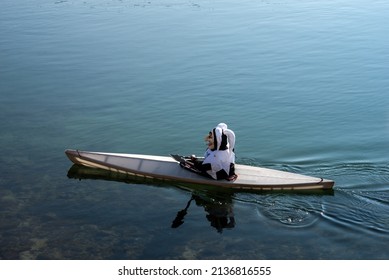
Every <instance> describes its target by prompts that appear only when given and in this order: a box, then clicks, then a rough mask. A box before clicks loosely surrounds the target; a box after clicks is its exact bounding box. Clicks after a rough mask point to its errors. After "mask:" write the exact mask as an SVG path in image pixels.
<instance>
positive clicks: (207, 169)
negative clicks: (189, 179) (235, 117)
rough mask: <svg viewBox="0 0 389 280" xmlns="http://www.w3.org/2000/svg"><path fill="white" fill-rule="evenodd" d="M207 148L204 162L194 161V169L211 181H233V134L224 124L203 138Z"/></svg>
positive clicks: (235, 176)
mask: <svg viewBox="0 0 389 280" xmlns="http://www.w3.org/2000/svg"><path fill="white" fill-rule="evenodd" d="M205 141H206V142H207V145H208V148H207V150H206V152H205V155H204V161H202V162H199V161H196V160H195V159H194V160H193V162H194V163H195V167H196V168H197V169H199V170H200V171H202V172H203V173H205V174H207V175H208V176H210V177H211V178H213V179H216V180H220V179H226V180H229V181H234V180H236V178H237V177H238V176H237V175H236V174H235V152H234V147H235V133H234V132H233V131H232V130H231V129H228V128H227V125H226V124H225V123H219V124H218V125H217V126H216V127H215V128H214V129H212V130H211V131H210V132H209V134H208V135H207V136H206V137H205Z"/></svg>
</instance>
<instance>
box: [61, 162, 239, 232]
mask: <svg viewBox="0 0 389 280" xmlns="http://www.w3.org/2000/svg"><path fill="white" fill-rule="evenodd" d="M68 177H69V178H74V179H79V180H82V179H99V180H109V181H118V182H124V183H128V184H138V183H139V184H145V183H146V184H147V183H149V184H153V185H156V184H159V185H163V184H164V182H163V181H161V180H157V179H152V178H141V177H137V176H134V175H128V174H123V173H118V172H111V171H107V170H100V169H96V168H89V167H85V166H80V165H76V164H74V165H73V166H72V167H71V168H70V169H69V171H68ZM177 187H179V188H181V189H185V190H187V191H190V192H191V193H192V196H191V198H190V199H189V201H188V202H187V204H186V207H185V208H184V209H182V210H180V211H178V212H177V215H176V217H175V219H174V220H173V222H172V225H171V227H172V228H178V227H179V226H181V225H182V224H184V218H185V216H186V215H187V214H188V211H189V209H190V206H191V204H192V202H194V203H195V204H196V205H197V206H200V207H202V208H204V210H205V212H206V215H205V218H206V219H207V221H209V223H210V225H211V226H212V227H214V228H215V229H216V230H217V232H219V233H222V232H223V229H232V228H234V226H235V217H234V211H233V199H232V198H233V194H234V191H231V192H229V191H224V192H218V191H217V190H215V189H214V187H212V186H209V187H207V186H205V187H204V186H196V185H191V184H185V185H182V184H177Z"/></svg>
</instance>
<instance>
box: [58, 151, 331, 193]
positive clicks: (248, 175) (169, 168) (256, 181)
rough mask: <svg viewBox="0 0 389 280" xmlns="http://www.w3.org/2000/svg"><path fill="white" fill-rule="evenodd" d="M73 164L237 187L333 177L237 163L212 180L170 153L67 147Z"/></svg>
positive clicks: (298, 185) (303, 185)
mask: <svg viewBox="0 0 389 280" xmlns="http://www.w3.org/2000/svg"><path fill="white" fill-rule="evenodd" d="M65 153H66V155H67V157H68V158H69V159H70V160H71V161H72V162H73V163H75V164H79V165H83V166H88V167H93V168H99V169H104V170H109V171H113V172H121V173H125V174H128V175H135V176H140V177H146V178H155V179H159V180H165V181H175V182H183V183H191V184H201V185H212V186H218V187H222V188H228V189H240V190H264V191H268V190H315V189H332V187H333V185H334V181H332V180H326V179H321V178H316V177H310V176H305V175H300V174H295V173H290V172H284V171H278V170H273V169H268V168H262V167H254V166H247V165H240V164H236V166H235V169H236V173H237V174H238V176H239V177H238V179H237V180H236V181H234V182H230V181H226V180H213V179H209V178H206V177H203V176H200V175H198V174H195V173H192V172H189V171H187V170H185V169H184V168H182V167H180V165H179V164H178V163H177V162H176V161H175V160H174V159H172V158H171V157H165V156H151V155H138V154H119V153H100V152H86V151H78V150H66V151H65Z"/></svg>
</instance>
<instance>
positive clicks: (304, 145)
mask: <svg viewBox="0 0 389 280" xmlns="http://www.w3.org/2000/svg"><path fill="white" fill-rule="evenodd" d="M388 13H389V4H388V2H387V1H378V0H377V1H361V0H356V1H324V0H319V1H310V0H303V1H291V0H284V1H272V0H269V1H254V0H244V1H233V0H220V1H205V0H198V1H186V0H185V1H184V0H170V1H167V0H161V1H143V0H121V1H116V0H108V1H101V0H94V1H89V0H86V1H76V0H74V1H73V0H69V1H66V0H65V1H55V0H50V1H49V0H34V1H32V0H25V1H12V0H3V1H2V2H1V3H0V118H1V122H0V144H1V147H2V153H1V156H0V164H1V165H0V166H1V176H0V259H225V258H228V259H388V258H389V253H388V252H389V250H388V249H389V245H388V244H389V202H388V201H389V156H388V155H389V145H388V144H389V96H388V91H389V79H388V74H389V37H388V36H387V27H388V26H389V17H388V16H387V15H388ZM219 122H226V123H228V125H229V127H230V128H232V129H233V130H234V131H235V133H236V135H237V145H236V152H237V161H238V162H240V163H245V164H251V165H257V166H266V167H271V168H277V169H281V170H287V171H293V172H298V173H303V174H307V175H314V176H318V177H325V178H330V179H333V180H335V181H336V186H335V188H334V192H333V193H332V194H322V193H316V194H311V195H302V194H293V193H259V194H253V193H235V194H228V193H220V192H215V191H210V190H207V189H205V190H204V189H203V190H198V189H196V188H194V189H193V190H189V191H188V190H183V189H181V188H179V186H175V185H166V184H160V183H158V182H153V181H151V182H142V181H134V180H128V179H125V180H123V178H116V180H113V179H114V178H112V177H109V176H108V177H107V176H106V175H104V174H94V176H89V177H88V176H85V175H83V176H81V175H78V176H79V177H80V176H81V177H88V178H90V179H83V180H75V179H72V178H68V176H67V175H68V171H69V169H70V168H71V166H72V165H71V163H70V161H68V159H67V158H66V157H65V155H64V150H65V149H66V148H75V149H85V150H94V151H106V152H128V153H142V154H156V155H167V154H170V153H180V154H202V153H203V149H204V143H203V141H202V139H203V135H204V134H205V133H207V132H208V131H209V130H210V129H211V128H212V127H214V126H215V125H216V124H217V123H219ZM103 175H104V176H103ZM76 177H77V176H76ZM187 206H188V208H187V209H186V215H185V217H184V220H183V221H184V223H183V224H181V225H180V226H178V227H176V228H172V227H171V225H172V222H173V221H174V220H175V218H176V216H177V213H178V211H180V210H183V209H185V208H186V207H187Z"/></svg>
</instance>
